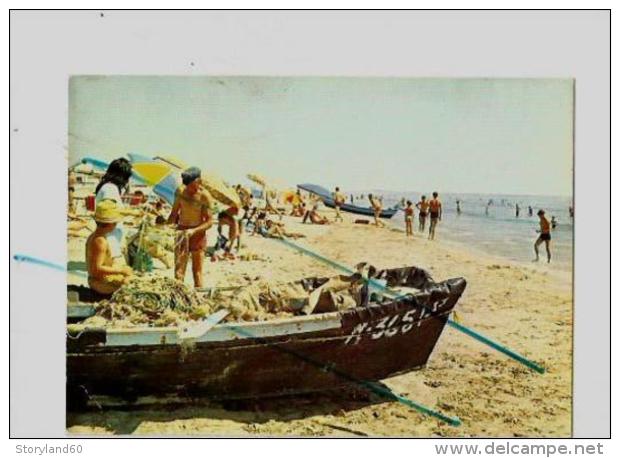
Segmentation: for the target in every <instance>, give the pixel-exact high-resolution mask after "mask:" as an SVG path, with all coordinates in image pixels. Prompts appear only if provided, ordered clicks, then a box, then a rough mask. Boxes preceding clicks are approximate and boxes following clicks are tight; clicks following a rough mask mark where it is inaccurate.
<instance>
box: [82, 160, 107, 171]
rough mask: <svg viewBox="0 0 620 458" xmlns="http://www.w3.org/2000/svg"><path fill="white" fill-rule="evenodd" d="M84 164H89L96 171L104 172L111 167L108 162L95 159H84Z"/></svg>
mask: <svg viewBox="0 0 620 458" xmlns="http://www.w3.org/2000/svg"><path fill="white" fill-rule="evenodd" d="M82 164H88V165H90V166H92V167H93V168H95V169H98V170H103V171H105V170H107V169H108V165H109V164H108V163H107V162H106V161H102V160H101V159H96V158H94V157H85V158H82Z"/></svg>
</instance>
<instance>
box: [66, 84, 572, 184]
mask: <svg viewBox="0 0 620 458" xmlns="http://www.w3.org/2000/svg"><path fill="white" fill-rule="evenodd" d="M127 153H139V154H143V155H147V156H156V155H169V156H176V157H178V158H180V159H182V160H184V161H185V162H186V163H188V164H190V165H197V166H199V167H201V168H202V169H204V170H207V169H208V170H210V171H212V172H215V173H217V174H219V175H220V176H221V177H223V178H224V179H226V180H228V181H230V182H232V183H237V182H242V183H243V182H244V177H245V175H246V174H247V173H259V174H262V175H264V176H266V177H267V178H268V179H270V180H273V181H274V182H276V183H277V184H278V185H280V186H283V185H284V184H287V185H292V186H294V185H295V184H298V183H315V184H320V185H322V186H324V187H327V188H330V189H331V188H333V187H334V186H340V188H341V189H342V190H344V191H347V190H351V191H357V190H369V189H381V190H386V191H397V192H398V191H407V190H420V191H425V192H431V191H433V190H437V191H439V192H440V193H441V192H451V193H488V194H536V195H560V196H570V195H572V156H573V81H572V80H570V79H438V78H424V79H422V78H339V77H334V78H317V77H312V78H302V77H283V78H274V77H195V76H193V77H184V76H178V77H176V76H154V77H146V76H144V77H142V76H74V77H72V78H71V80H70V86H69V160H70V162H74V161H75V160H77V159H80V158H82V157H85V156H90V157H97V158H103V159H106V160H111V159H114V158H116V157H119V156H123V155H125V154H127ZM245 183H246V184H247V181H245Z"/></svg>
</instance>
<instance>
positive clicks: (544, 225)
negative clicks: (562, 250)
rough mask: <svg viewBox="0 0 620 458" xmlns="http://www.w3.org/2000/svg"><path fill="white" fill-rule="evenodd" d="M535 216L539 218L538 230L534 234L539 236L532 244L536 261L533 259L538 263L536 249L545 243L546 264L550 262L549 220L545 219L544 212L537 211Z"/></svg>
mask: <svg viewBox="0 0 620 458" xmlns="http://www.w3.org/2000/svg"><path fill="white" fill-rule="evenodd" d="M537 215H538V218H539V223H540V230H538V231H536V232H539V233H540V235H539V236H538V238H537V239H536V242H535V243H534V253H536V259H534V261H535V262H538V247H539V245H540V244H541V243H543V242H545V249H546V250H547V262H551V249H550V246H549V245H550V243H551V225H550V224H549V220H548V219H547V218H546V217H545V211H544V210H538V213H537Z"/></svg>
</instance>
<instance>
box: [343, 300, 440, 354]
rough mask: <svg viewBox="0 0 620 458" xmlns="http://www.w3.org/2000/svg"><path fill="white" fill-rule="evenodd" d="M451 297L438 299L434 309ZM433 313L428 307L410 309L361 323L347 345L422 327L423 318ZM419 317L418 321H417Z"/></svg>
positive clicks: (354, 329) (355, 328)
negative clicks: (368, 338) (372, 322)
mask: <svg viewBox="0 0 620 458" xmlns="http://www.w3.org/2000/svg"><path fill="white" fill-rule="evenodd" d="M448 299H449V298H446V299H444V300H441V301H438V302H437V303H435V304H433V306H432V309H433V310H437V308H438V307H441V306H442V305H443V304H444V303H445V302H447V301H448ZM418 311H420V315H419V316H418V317H416V312H418ZM430 314H431V313H430V312H429V311H428V309H426V308H422V309H412V310H408V311H407V312H405V313H404V314H400V313H399V314H396V315H388V316H386V317H384V318H383V319H381V321H379V322H377V323H375V324H370V323H369V322H367V321H366V322H362V323H359V324H358V325H357V326H355V327H354V328H353V331H352V332H351V334H350V335H349V336H347V338H346V340H345V341H344V343H345V345H356V344H358V343H359V342H360V341H361V340H362V337H364V336H370V338H371V339H372V340H377V339H383V338H386V337H387V338H389V337H394V336H395V335H397V334H406V333H408V332H410V331H411V330H412V329H413V328H414V327H420V325H421V324H422V320H423V319H424V318H426V317H428V316H429V315H430ZM416 319H417V322H416Z"/></svg>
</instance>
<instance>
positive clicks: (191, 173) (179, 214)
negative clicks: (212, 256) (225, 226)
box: [168, 167, 213, 288]
mask: <svg viewBox="0 0 620 458" xmlns="http://www.w3.org/2000/svg"><path fill="white" fill-rule="evenodd" d="M181 178H182V181H183V186H180V187H179V189H177V192H176V195H175V198H174V205H173V206H172V211H171V212H170V216H169V217H168V223H169V224H176V225H177V230H178V232H177V236H176V239H175V244H174V265H175V271H174V275H175V277H176V279H177V280H180V281H183V280H184V279H185V271H186V270H187V262H188V260H189V256H190V253H191V257H192V273H193V274H194V286H196V288H200V287H202V265H203V261H204V249H205V247H206V245H207V235H206V231H207V229H209V228H210V227H211V226H212V225H213V217H212V216H211V201H210V199H209V196H208V194H206V193H205V192H204V191H203V190H202V188H201V187H200V169H199V168H198V167H190V168H188V169H187V170H185V171H184V172H183V173H182V174H181Z"/></svg>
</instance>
